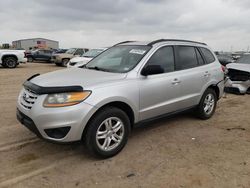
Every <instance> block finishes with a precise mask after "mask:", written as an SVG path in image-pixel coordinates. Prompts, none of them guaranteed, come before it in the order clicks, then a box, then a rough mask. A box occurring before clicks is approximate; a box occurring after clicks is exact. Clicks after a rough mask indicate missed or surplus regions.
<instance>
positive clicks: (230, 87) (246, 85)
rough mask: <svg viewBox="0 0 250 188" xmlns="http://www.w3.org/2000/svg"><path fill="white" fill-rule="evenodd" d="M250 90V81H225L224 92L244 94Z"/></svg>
mask: <svg viewBox="0 0 250 188" xmlns="http://www.w3.org/2000/svg"><path fill="white" fill-rule="evenodd" d="M249 89H250V80H247V81H231V80H230V79H228V80H227V82H226V84H225V91H226V92H228V93H234V94H246V93H247V92H248V91H249Z"/></svg>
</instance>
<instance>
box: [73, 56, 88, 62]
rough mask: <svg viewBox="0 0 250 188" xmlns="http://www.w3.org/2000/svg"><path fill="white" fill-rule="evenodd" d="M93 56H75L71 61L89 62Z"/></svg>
mask: <svg viewBox="0 0 250 188" xmlns="http://www.w3.org/2000/svg"><path fill="white" fill-rule="evenodd" d="M91 59H92V58H89V57H74V58H72V59H71V60H70V62H74V63H80V62H84V63H87V62H89V61H90V60H91Z"/></svg>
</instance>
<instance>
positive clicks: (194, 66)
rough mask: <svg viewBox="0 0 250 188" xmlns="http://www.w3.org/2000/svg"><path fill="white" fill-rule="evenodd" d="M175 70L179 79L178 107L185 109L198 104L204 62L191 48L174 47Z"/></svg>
mask: <svg viewBox="0 0 250 188" xmlns="http://www.w3.org/2000/svg"><path fill="white" fill-rule="evenodd" d="M175 52H176V69H177V72H178V74H179V79H180V82H181V83H180V98H179V102H180V106H181V107H182V108H183V109H185V108H188V107H192V106H195V105H197V104H198V103H199V100H200V95H201V90H202V88H203V85H204V76H205V72H206V70H205V69H204V66H203V65H204V60H203V57H202V56H201V54H200V52H199V50H198V49H197V48H196V47H193V46H181V45H180V46H175Z"/></svg>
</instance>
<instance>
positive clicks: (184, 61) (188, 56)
mask: <svg viewBox="0 0 250 188" xmlns="http://www.w3.org/2000/svg"><path fill="white" fill-rule="evenodd" d="M177 56H178V63H177V70H184V69H190V68H194V67H197V66H198V62H197V57H196V52H195V48H194V47H191V46H177Z"/></svg>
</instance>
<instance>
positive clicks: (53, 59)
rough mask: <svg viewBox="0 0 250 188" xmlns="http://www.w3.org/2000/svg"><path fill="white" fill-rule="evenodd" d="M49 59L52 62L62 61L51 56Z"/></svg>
mask: <svg viewBox="0 0 250 188" xmlns="http://www.w3.org/2000/svg"><path fill="white" fill-rule="evenodd" d="M50 61H51V62H53V63H62V59H60V58H57V57H53V56H52V57H51V59H50Z"/></svg>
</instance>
